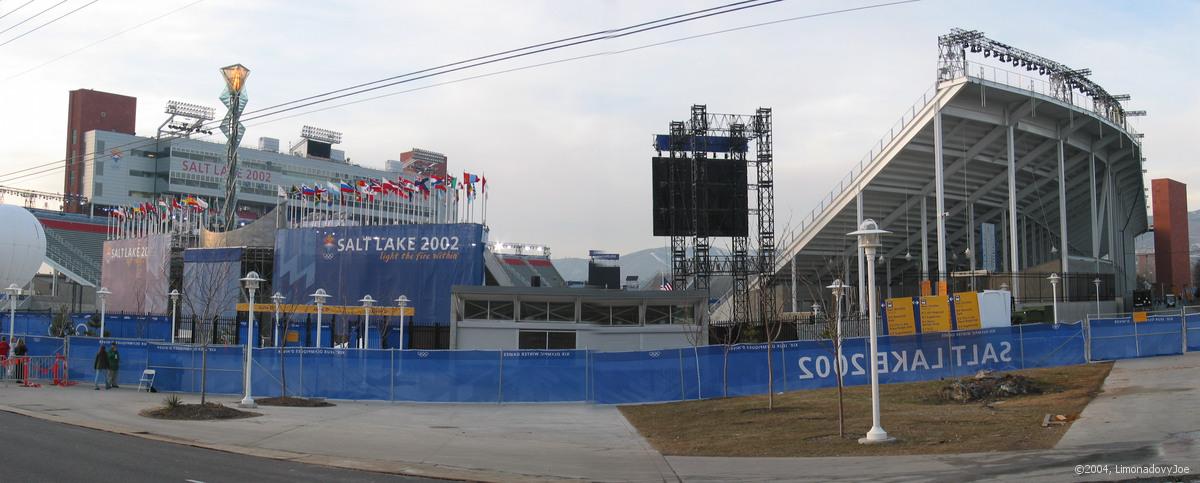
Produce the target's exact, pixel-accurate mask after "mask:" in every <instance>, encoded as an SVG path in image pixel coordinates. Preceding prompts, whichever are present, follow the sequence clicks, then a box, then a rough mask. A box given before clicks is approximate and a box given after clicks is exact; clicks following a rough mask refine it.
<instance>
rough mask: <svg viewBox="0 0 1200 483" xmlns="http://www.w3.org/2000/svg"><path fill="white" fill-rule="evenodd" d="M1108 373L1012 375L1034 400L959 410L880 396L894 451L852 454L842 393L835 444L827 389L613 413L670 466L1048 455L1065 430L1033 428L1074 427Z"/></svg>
mask: <svg viewBox="0 0 1200 483" xmlns="http://www.w3.org/2000/svg"><path fill="white" fill-rule="evenodd" d="M1111 369H1112V364H1111V363H1104V364H1090V365H1080V366H1065V367H1054V368H1045V369H1031V370H1024V371H1015V372H1014V374H1018V375H1021V376H1024V377H1027V378H1029V379H1030V380H1031V381H1032V383H1033V384H1035V385H1036V387H1038V388H1040V389H1041V390H1042V393H1041V394H1025V395H1016V396H1010V397H1008V398H1006V399H1003V400H991V401H986V402H974V403H959V402H950V401H946V400H944V399H942V397H941V389H942V388H943V387H945V386H946V385H947V383H948V382H947V381H926V382H915V383H906V384H885V385H882V386H880V388H879V390H880V397H881V401H882V404H881V406H882V410H883V413H882V416H881V419H882V423H883V427H884V429H886V430H887V431H888V433H889V435H891V436H894V437H896V438H897V439H898V440H899V441H898V442H897V443H896V444H891V445H860V444H858V438H859V437H861V436H863V435H864V434H866V432H867V430H868V429H870V427H871V390H870V387H869V386H855V387H850V388H846V391H845V408H846V409H845V414H846V426H845V428H846V431H845V436H838V432H837V429H838V423H837V389H834V388H831V389H817V390H811V391H797V392H791V393H787V394H782V395H776V396H775V407H776V410H774V411H765V410H764V408H766V407H767V398H766V396H750V397H738V398H729V399H713V400H704V401H685V402H678V403H668V404H654V405H640V406H623V407H621V412H622V413H623V414H624V415H625V417H626V418H627V419H628V420H629V422H630V423H631V424H633V426H634V427H636V428H637V429H638V431H639V432H640V433H641V434H642V436H644V437H645V438H646V439H647V440H648V441H650V443H651V444H652V445H654V447H655V448H656V449H658V450H659V451H660V452H662V453H663V454H666V455H672V456H676V455H678V456H843V455H844V456H850V455H864V456H865V455H903V454H942V453H968V452H989V451H1013V450H1026V449H1047V448H1052V447H1054V445H1055V444H1056V443H1057V442H1058V440H1059V439H1060V438H1061V437H1062V435H1063V434H1065V433H1066V431H1067V429H1068V428H1069V427H1070V424H1063V425H1054V426H1050V427H1047V428H1043V427H1042V426H1041V424H1042V420H1043V419H1044V418H1045V416H1046V415H1047V414H1055V415H1058V414H1062V415H1067V416H1069V418H1070V419H1074V418H1075V417H1076V416H1077V415H1078V414H1079V413H1080V412H1081V411H1083V408H1084V407H1085V406H1087V404H1088V402H1090V401H1091V400H1092V398H1093V397H1094V396H1095V395H1096V394H1098V393H1099V392H1100V386H1101V384H1103V383H1104V379H1105V378H1106V377H1107V376H1108V373H1109V371H1110V370H1111Z"/></svg>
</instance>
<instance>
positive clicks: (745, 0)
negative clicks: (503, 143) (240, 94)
mask: <svg viewBox="0 0 1200 483" xmlns="http://www.w3.org/2000/svg"><path fill="white" fill-rule="evenodd" d="M758 1H759V0H741V1H737V2H733V3H729V4H725V5H721V6H718V7H711V8H706V9H702V10H696V11H692V12H689V13H685V14H679V15H673V16H670V17H664V18H660V19H657V20H652V21H649V22H642V23H639V24H635V25H631V26H627V27H623V28H619V29H609V30H604V31H600V32H597V33H592V34H585V35H577V36H573V37H568V38H565V39H560V40H556V41H551V42H543V43H540V44H535V45H532V46H528V47H524V48H520V49H512V50H507V51H504V52H498V53H495V54H489V55H486V56H482V57H477V59H486V58H491V57H496V56H500V55H504V54H506V53H511V52H520V51H523V50H529V49H532V48H537V47H542V46H547V45H554V44H561V43H562V42H565V41H570V40H575V39H581V38H587V37H595V36H596V35H598V34H604V33H610V32H624V31H626V30H630V29H635V28H641V30H637V31H635V32H626V33H623V34H621V35H619V36H621V37H623V36H627V35H631V34H633V33H638V32H644V31H647V30H651V29H654V28H660V27H665V26H668V25H675V24H678V23H682V22H685V21H691V20H697V19H700V18H707V17H711V16H714V15H720V14H724V13H730V12H734V11H739V10H743V9H745V8H753V7H756V6H762V5H768V4H772V3H778V2H781V1H783V0H769V1H767V2H764V3H754V2H758ZM746 4H750V5H746ZM730 7H736V8H733V9H728V10H722V9H727V8H730ZM718 10H719V11H718ZM696 14H705V15H703V16H700V17H691V18H685V17H690V16H693V15H696ZM680 19H683V20H680ZM665 21H672V22H671V23H670V24H665V25H660V26H653V25H654V24H658V23H662V22H665ZM647 26H651V27H647ZM609 35H610V36H611V35H612V34H609ZM613 38H615V37H613ZM603 39H604V37H601V38H595V39H592V40H589V41H594V40H603ZM578 43H581V42H576V43H572V44H565V45H559V46H555V47H547V48H543V49H541V50H538V51H536V52H532V53H537V52H544V51H547V50H554V49H558V48H564V47H569V46H572V45H577V44H578ZM523 55H528V53H527V54H515V55H512V56H509V57H507V58H498V59H493V60H490V61H486V62H479V63H476V64H471V65H468V66H460V67H456V68H455V69H453V70H446V71H440V72H434V73H430V74H426V75H424V76H421V77H418V78H411V79H407V80H401V81H396V82H392V83H390V84H387V85H383V86H378V87H374V88H369V89H364V90H362V91H360V92H354V93H348V94H343V95H340V96H337V97H333V98H328V99H324V100H318V101H313V102H309V103H307V104H303V105H300V106H294V107H290V108H287V109H283V110H280V111H277V112H272V113H266V114H260V115H259V116H255V117H253V118H247V119H245V120H251V119H255V118H262V117H266V116H270V115H274V114H278V113H279V112H286V111H290V110H294V109H299V108H302V107H306V106H310V105H314V104H319V103H322V102H328V101H332V100H335V99H339V98H344V97H347V96H350V95H355V94H359V93H361V92H367V91H371V90H376V89H380V88H383V87H388V86H392V85H397V84H402V83H405V82H412V81H415V80H420V79H423V78H427V77H432V76H436V75H441V74H444V73H449V72H454V71H458V70H463V69H466V68H470V67H475V66H478V65H485V64H489V63H494V62H499V61H503V60H508V58H515V57H520V56H523ZM465 62H471V60H465V61H459V62H454V63H451V64H446V65H454V66H457V65H460V64H463V63H465ZM437 69H438V67H433V68H429V69H421V70H418V71H414V72H410V73H407V74H401V75H399V76H392V77H389V78H386V79H381V80H378V81H372V82H368V83H365V84H360V85H372V84H377V83H379V82H383V81H386V80H390V79H397V78H400V77H405V76H411V75H413V74H414V73H424V72H429V71H431V70H437ZM353 88H354V87H350V88H346V89H339V90H337V91H331V92H342V91H345V90H347V89H353ZM324 95H326V94H319V95H317V96H310V97H309V98H308V99H313V98H316V97H321V96H324ZM295 102H297V101H291V102H287V103H283V104H277V105H274V106H269V107H266V108H262V109H258V110H254V111H249V112H248V113H247V114H251V113H255V112H262V111H264V110H269V109H273V108H276V107H280V106H284V105H288V104H293V103H295ZM217 125H219V121H215V120H214V121H212V122H209V123H205V124H204V125H203V126H202V127H203V128H211V127H214V126H217ZM178 137H180V136H176V137H171V138H168V139H176V138H178ZM139 142H141V141H133V142H130V143H126V144H124V145H119V146H114V147H113V149H119V148H122V147H127V146H131V145H134V144H137V143H139ZM145 145H146V144H143V145H142V146H145ZM100 154H102V153H94V154H93V155H92V156H91V157H90V158H88V157H86V156H85V159H83V160H81V162H84V163H88V162H91V161H93V160H95V159H96V157H98V156H99V155H100ZM67 161H68V160H67V159H62V160H57V161H51V162H49V163H45V164H42V165H38V166H31V167H28V168H24V169H20V170H16V171H12V172H9V173H6V174H3V175H0V178H7V179H5V180H3V181H0V182H11V181H14V180H16V179H20V178H25V177H28V176H33V175H37V174H40V173H45V172H49V171H52V170H55V169H60V168H61V167H62V166H52V167H51V168H50V169H48V170H41V171H37V172H34V173H28V174H24V175H20V176H17V177H16V178H12V176H14V175H17V174H18V173H23V172H26V171H32V170H37V169H39V168H42V167H45V166H51V165H58V164H59V163H65V162H67Z"/></svg>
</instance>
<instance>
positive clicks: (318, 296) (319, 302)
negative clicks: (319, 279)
mask: <svg viewBox="0 0 1200 483" xmlns="http://www.w3.org/2000/svg"><path fill="white" fill-rule="evenodd" d="M310 296H311V297H312V298H313V303H314V304H316V306H317V344H316V345H315V346H314V347H321V307H324V306H325V299H327V298H329V297H331V295H329V294H327V293H325V289H323V288H319V289H317V291H316V292H313V293H312V294H310Z"/></svg>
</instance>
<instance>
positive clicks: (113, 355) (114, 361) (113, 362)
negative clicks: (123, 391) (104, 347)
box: [108, 342, 121, 387]
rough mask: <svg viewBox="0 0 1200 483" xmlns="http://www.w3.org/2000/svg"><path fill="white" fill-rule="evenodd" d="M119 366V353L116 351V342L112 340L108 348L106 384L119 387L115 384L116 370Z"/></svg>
mask: <svg viewBox="0 0 1200 483" xmlns="http://www.w3.org/2000/svg"><path fill="white" fill-rule="evenodd" d="M120 368H121V354H120V353H118V352H117V343H116V342H113V343H112V346H110V347H109V349H108V386H109V387H121V386H118V385H117V371H118V370H120Z"/></svg>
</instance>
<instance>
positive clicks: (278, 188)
mask: <svg viewBox="0 0 1200 483" xmlns="http://www.w3.org/2000/svg"><path fill="white" fill-rule="evenodd" d="M275 194H277V195H279V197H280V198H287V197H288V194H287V191H286V190H284V189H283V187H282V186H279V185H275Z"/></svg>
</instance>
